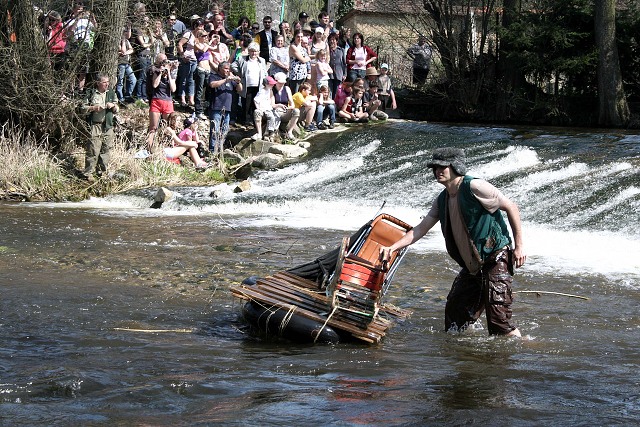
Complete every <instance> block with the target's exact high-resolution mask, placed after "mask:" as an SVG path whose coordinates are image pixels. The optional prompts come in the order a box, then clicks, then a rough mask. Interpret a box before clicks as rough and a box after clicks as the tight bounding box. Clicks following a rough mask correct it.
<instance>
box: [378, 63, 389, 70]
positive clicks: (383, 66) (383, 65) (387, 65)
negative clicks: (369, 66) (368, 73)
mask: <svg viewBox="0 0 640 427" xmlns="http://www.w3.org/2000/svg"><path fill="white" fill-rule="evenodd" d="M380 68H386V69H387V70H388V69H389V64H387V63H384V64H382V65H381V66H380Z"/></svg>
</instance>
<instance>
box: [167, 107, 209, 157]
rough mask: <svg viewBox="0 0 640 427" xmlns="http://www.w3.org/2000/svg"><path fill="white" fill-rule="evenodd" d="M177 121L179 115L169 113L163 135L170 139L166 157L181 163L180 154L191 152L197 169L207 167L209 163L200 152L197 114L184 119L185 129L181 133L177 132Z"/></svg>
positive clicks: (190, 155)
mask: <svg viewBox="0 0 640 427" xmlns="http://www.w3.org/2000/svg"><path fill="white" fill-rule="evenodd" d="M177 121H178V115H177V114H176V113H175V112H174V113H171V114H169V116H168V117H167V125H166V126H165V127H164V129H162V136H163V137H165V138H167V139H168V142H167V144H166V145H167V146H166V147H164V149H163V154H164V157H165V159H167V160H168V161H170V162H172V163H176V164H180V156H182V155H183V154H184V153H186V152H189V157H191V161H193V164H194V165H195V167H196V168H197V169H205V168H207V167H208V166H209V165H208V164H207V163H206V162H205V161H204V160H202V158H200V155H199V154H198V146H199V145H200V144H201V143H200V140H199V138H198V119H197V118H196V117H195V116H191V117H187V118H186V119H184V122H183V125H184V129H183V130H182V132H180V134H179V135H178V133H177V132H176V123H177Z"/></svg>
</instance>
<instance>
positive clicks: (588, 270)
mask: <svg viewBox="0 0 640 427" xmlns="http://www.w3.org/2000/svg"><path fill="white" fill-rule="evenodd" d="M514 135H516V136H517V133H516V132H514V131H513V130H510V129H502V128H493V129H492V128H460V127H455V126H452V127H448V126H437V125H428V124H398V123H396V124H392V125H389V126H387V127H385V128H381V129H380V132H377V133H376V134H375V138H374V137H372V136H371V135H369V134H365V135H364V136H363V135H361V134H358V133H357V132H348V133H346V134H345V135H343V136H340V137H338V138H337V139H335V140H331V141H327V142H325V143H324V144H322V149H321V155H317V156H316V157H314V158H312V159H309V160H307V161H304V162H301V163H297V164H293V165H290V166H288V167H286V168H284V169H279V170H276V171H268V172H261V173H259V174H257V175H256V176H255V177H254V178H252V180H251V183H252V188H251V190H250V191H249V192H247V193H243V194H234V193H233V185H227V184H223V185H220V186H217V187H212V188H178V189H175V190H176V194H177V197H176V198H175V199H173V200H172V201H170V202H168V203H166V204H165V205H164V206H163V207H162V209H161V210H158V211H150V210H149V209H147V208H148V205H149V193H148V192H147V193H145V194H143V195H141V194H140V193H139V192H137V193H136V192H134V193H132V194H128V195H115V196H109V197H107V198H104V199H91V200H89V201H87V202H83V203H80V204H76V205H75V206H77V207H82V208H92V209H98V210H104V211H106V212H107V213H108V214H110V215H111V214H116V215H125V216H126V215H134V216H135V215H144V216H147V215H187V216H188V215H198V216H199V217H202V218H207V217H209V218H211V219H212V220H213V221H215V220H216V218H224V220H225V221H229V222H230V223H231V224H235V225H236V226H238V227H247V226H255V227H273V226H277V227H290V228H294V229H305V228H316V229H334V230H355V229H357V228H358V227H359V226H360V225H361V224H363V223H364V222H366V221H367V220H368V219H370V218H371V217H372V216H373V215H374V214H375V213H376V212H377V211H378V209H379V208H380V206H382V204H383V203H386V206H385V208H384V211H385V212H388V213H390V214H392V215H395V216H398V217H399V218H401V219H403V220H405V221H407V222H409V223H412V224H416V223H417V222H419V221H420V219H421V217H422V216H423V215H425V214H426V212H427V211H428V209H429V205H430V203H431V201H432V200H433V199H434V198H435V197H436V196H437V194H438V193H439V192H440V191H441V190H442V188H441V186H440V185H438V184H437V183H435V182H434V180H433V179H432V177H431V173H430V170H428V169H427V168H426V167H425V164H426V163H427V161H428V159H429V158H430V153H431V150H432V149H433V148H435V147H439V146H446V145H456V146H460V147H462V148H465V150H466V153H467V165H468V169H469V171H468V173H469V174H470V175H472V176H476V177H480V178H484V179H486V180H489V181H490V182H493V183H494V184H495V185H496V186H498V187H499V188H500V189H501V190H502V191H503V193H504V194H506V195H507V196H508V197H510V198H512V199H513V200H514V201H515V202H517V203H518V205H519V206H520V210H521V215H522V219H523V225H524V231H525V238H526V241H525V242H526V243H525V244H526V248H527V253H528V254H529V258H530V259H529V262H528V263H527V265H526V267H525V268H524V270H526V271H529V272H531V273H532V274H533V273H535V272H544V273H549V272H562V273H563V274H579V275H590V274H596V275H597V274H601V275H605V276H607V277H609V278H611V279H612V280H616V281H620V280H622V281H624V282H626V283H629V284H630V286H640V285H638V284H637V283H638V281H639V280H640V273H639V272H640V258H639V257H637V256H636V254H637V253H640V239H639V237H640V231H639V230H640V229H639V228H638V227H637V223H638V219H640V218H639V214H638V212H639V211H640V184H639V181H640V173H639V166H638V163H639V160H638V151H639V150H640V148H639V147H640V143H638V138H637V137H635V136H632V135H628V136H624V137H619V140H618V141H616V144H622V145H624V146H625V149H624V150H617V149H613V148H611V145H612V142H611V138H612V137H611V136H606V137H603V136H602V135H597V134H596V135H587V136H585V135H583V134H578V135H567V134H563V133H558V134H540V135H538V136H531V135H530V136H529V138H528V139H526V140H523V139H518V138H517V137H514ZM602 150H606V152H607V156H603V153H602ZM213 190H217V194H218V198H217V199H215V200H214V199H212V197H211V196H210V194H211V192H212V191H213ZM431 234H432V235H430V236H429V237H428V238H426V239H424V241H423V242H419V243H418V244H416V245H415V246H414V247H413V248H412V250H416V251H436V252H442V251H443V244H442V239H441V238H440V237H439V231H438V230H433V231H432V233H431ZM434 234H435V235H434ZM524 270H523V271H524Z"/></svg>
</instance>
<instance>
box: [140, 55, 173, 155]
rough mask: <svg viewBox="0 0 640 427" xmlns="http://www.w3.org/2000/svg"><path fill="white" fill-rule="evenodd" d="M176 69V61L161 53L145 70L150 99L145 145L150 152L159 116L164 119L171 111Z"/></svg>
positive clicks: (153, 146)
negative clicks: (147, 133) (147, 132)
mask: <svg viewBox="0 0 640 427" xmlns="http://www.w3.org/2000/svg"><path fill="white" fill-rule="evenodd" d="M177 70H178V61H169V60H168V59H167V55H165V54H163V53H161V54H159V55H158V56H157V57H156V60H155V62H154V64H153V66H151V67H149V71H148V72H147V73H148V74H147V96H148V98H149V101H150V102H149V135H148V136H147V145H148V146H149V151H151V152H153V151H154V148H155V144H154V140H155V136H156V131H157V130H158V123H159V122H160V118H161V117H162V118H163V119H165V120H166V118H167V117H168V116H169V114H171V113H173V99H172V98H171V93H172V92H175V90H176V78H175V75H176V72H177Z"/></svg>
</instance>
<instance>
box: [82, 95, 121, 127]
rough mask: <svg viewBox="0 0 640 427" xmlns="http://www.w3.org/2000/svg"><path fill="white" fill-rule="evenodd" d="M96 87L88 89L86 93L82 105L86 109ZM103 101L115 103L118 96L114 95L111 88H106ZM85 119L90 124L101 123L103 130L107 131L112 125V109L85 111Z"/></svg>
mask: <svg viewBox="0 0 640 427" xmlns="http://www.w3.org/2000/svg"><path fill="white" fill-rule="evenodd" d="M96 92H97V91H96V89H90V90H89V91H88V93H87V99H86V100H85V103H84V105H83V108H84V109H85V110H86V109H87V108H88V107H89V105H91V100H92V99H93V95H94V94H95V93H96ZM105 102H111V103H114V104H116V103H117V102H118V98H117V96H116V92H115V91H114V90H113V89H107V92H106V97H105ZM87 121H88V122H89V124H90V125H93V124H98V123H102V125H103V130H105V131H107V130H109V129H111V128H112V127H113V111H111V110H106V111H104V112H101V113H98V112H93V111H92V112H90V113H87Z"/></svg>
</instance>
